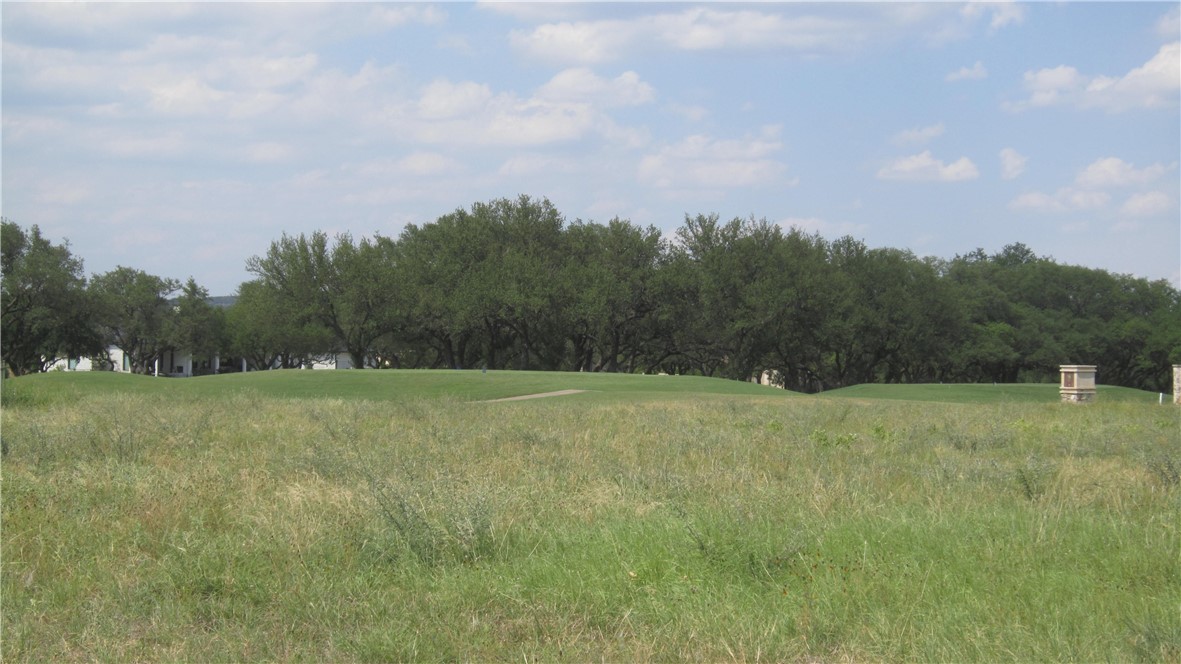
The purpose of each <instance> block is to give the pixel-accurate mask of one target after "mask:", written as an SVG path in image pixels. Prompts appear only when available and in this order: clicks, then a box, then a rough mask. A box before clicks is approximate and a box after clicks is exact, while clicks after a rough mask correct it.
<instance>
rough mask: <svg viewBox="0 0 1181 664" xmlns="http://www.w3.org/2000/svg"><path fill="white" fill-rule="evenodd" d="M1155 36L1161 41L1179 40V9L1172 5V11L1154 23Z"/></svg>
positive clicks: (1180, 16) (1180, 18)
mask: <svg viewBox="0 0 1181 664" xmlns="http://www.w3.org/2000/svg"><path fill="white" fill-rule="evenodd" d="M1156 34H1157V35H1159V36H1160V37H1161V38H1162V39H1177V38H1181V7H1178V6H1177V5H1173V8H1172V9H1170V10H1169V11H1167V12H1165V14H1164V16H1161V17H1160V19H1159V20H1158V21H1157V22H1156Z"/></svg>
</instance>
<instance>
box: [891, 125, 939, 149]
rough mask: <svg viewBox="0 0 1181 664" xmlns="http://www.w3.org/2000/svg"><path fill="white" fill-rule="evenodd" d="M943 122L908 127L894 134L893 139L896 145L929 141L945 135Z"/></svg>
mask: <svg viewBox="0 0 1181 664" xmlns="http://www.w3.org/2000/svg"><path fill="white" fill-rule="evenodd" d="M944 129H945V128H944V126H943V123H942V122H940V123H939V124H933V125H929V126H926V127H915V128H914V129H907V130H905V131H900V132H898V133H897V134H894V137H893V138H892V139H890V140H891V142H892V143H894V144H895V145H913V144H916V143H917V144H922V143H927V142H929V141H931V140H933V139H936V138H938V137H940V136H942V135H943V131H944Z"/></svg>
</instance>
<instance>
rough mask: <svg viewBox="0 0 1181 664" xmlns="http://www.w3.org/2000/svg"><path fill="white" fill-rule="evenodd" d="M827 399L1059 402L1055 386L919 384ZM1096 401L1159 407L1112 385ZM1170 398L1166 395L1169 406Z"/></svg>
mask: <svg viewBox="0 0 1181 664" xmlns="http://www.w3.org/2000/svg"><path fill="white" fill-rule="evenodd" d="M824 396H826V397H840V398H853V399H896V400H904V401H928V402H941V403H1056V402H1058V401H1059V395H1058V385H1056V384H1041V383H1039V384H1014V383H1002V384H989V383H977V384H954V383H948V384H919V385H876V384H874V385H870V384H866V385H854V386H853V387H845V388H841V389H839V390H831V391H829V392H825V393H824ZM1095 396H1096V401H1097V402H1135V403H1148V404H1158V403H1159V402H1160V395H1158V394H1157V393H1156V392H1145V391H1143V390H1135V389H1131V388H1127V387H1116V386H1114V385H1099V386H1098V387H1097V388H1096V395H1095ZM1171 396H1172V395H1165V402H1166V403H1168V401H1169V399H1170V398H1171Z"/></svg>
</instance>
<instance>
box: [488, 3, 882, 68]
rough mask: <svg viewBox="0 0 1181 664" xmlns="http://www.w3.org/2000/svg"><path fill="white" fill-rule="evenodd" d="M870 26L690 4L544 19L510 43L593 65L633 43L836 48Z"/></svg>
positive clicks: (637, 45)
mask: <svg viewBox="0 0 1181 664" xmlns="http://www.w3.org/2000/svg"><path fill="white" fill-rule="evenodd" d="M871 27H873V26H871V25H859V24H858V23H857V22H855V21H852V20H849V19H845V18H830V17H826V16H817V15H808V16H797V17H790V16H786V15H784V14H782V13H775V12H767V11H755V10H737V11H734V10H728V9H726V10H723V9H715V8H713V7H694V8H689V9H685V10H683V11H680V12H661V13H656V14H649V15H645V16H639V17H635V18H632V19H628V20H617V19H606V20H591V21H575V22H571V21H563V22H556V23H547V24H544V25H540V26H537V27H535V28H533V30H531V31H519V30H518V31H514V32H513V33H512V34H511V36H510V40H511V42H512V44H513V46H514V47H515V48H517V49H519V50H522V51H524V52H526V53H529V54H530V55H532V56H534V57H537V58H540V59H544V60H548V61H558V62H579V63H586V64H594V63H602V62H609V61H612V60H616V59H619V58H622V57H624V56H625V55H626V54H627V53H628V52H629V51H631V50H633V49H637V48H639V49H650V48H657V49H668V50H683V51H711V50H721V49H741V50H751V49H759V50H765V49H785V50H791V51H799V52H817V51H826V52H840V51H846V50H848V49H849V48H850V47H853V46H855V45H856V44H859V43H861V42H863V41H865V39H866V38H867V37H868V36H869V35H870V34H872V30H871ZM876 27H881V25H880V24H878V25H877V26H876Z"/></svg>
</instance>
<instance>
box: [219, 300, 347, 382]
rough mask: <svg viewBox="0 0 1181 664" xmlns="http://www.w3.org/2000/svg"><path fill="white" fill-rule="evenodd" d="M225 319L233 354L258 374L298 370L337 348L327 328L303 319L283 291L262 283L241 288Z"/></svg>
mask: <svg viewBox="0 0 1181 664" xmlns="http://www.w3.org/2000/svg"><path fill="white" fill-rule="evenodd" d="M225 316H226V335H227V338H228V345H229V351H230V353H231V354H232V355H234V356H237V357H241V358H244V359H245V360H246V362H247V364H248V366H250V368H252V369H254V370H256V371H258V370H264V369H271V368H283V369H295V368H298V367H300V366H301V365H302V364H304V363H305V362H309V361H311V360H312V358H314V357H315V356H316V355H318V354H322V353H324V351H325V349H329V348H332V346H333V338H332V334H331V332H329V331H328V329H327V328H325V327H323V326H322V325H320V324H318V323H316V322H314V321H307V320H301V319H300V318H299V317H298V316H297V315H296V312H295V311H293V309H292V308H291V306H290V305H289V304H288V302H287V301H286V300H285V299H284V298H283V296H282V294H281V293H280V292H279V291H277V290H276V289H274V288H271V287H269V286H267V284H265V283H263V282H262V281H259V280H255V281H247V282H244V283H242V284H241V285H240V286H238V298H237V300H235V302H234V304H233V305H232V306H230V308H229V309H228V310H227V311H226V314H225Z"/></svg>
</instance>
